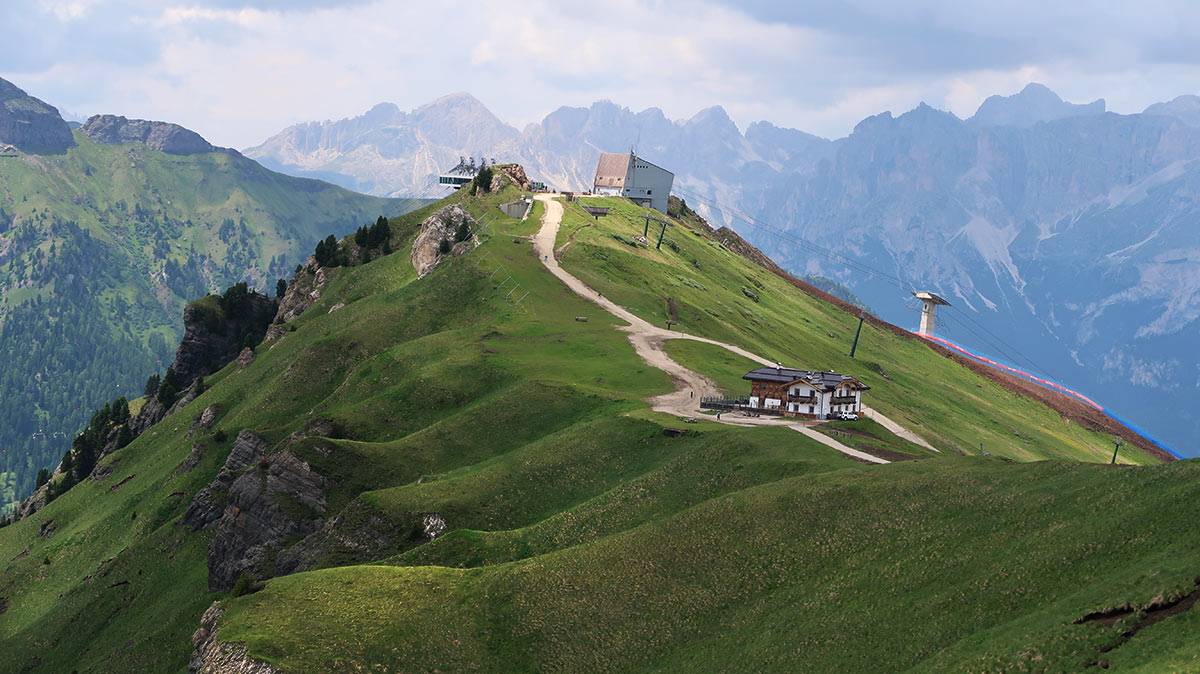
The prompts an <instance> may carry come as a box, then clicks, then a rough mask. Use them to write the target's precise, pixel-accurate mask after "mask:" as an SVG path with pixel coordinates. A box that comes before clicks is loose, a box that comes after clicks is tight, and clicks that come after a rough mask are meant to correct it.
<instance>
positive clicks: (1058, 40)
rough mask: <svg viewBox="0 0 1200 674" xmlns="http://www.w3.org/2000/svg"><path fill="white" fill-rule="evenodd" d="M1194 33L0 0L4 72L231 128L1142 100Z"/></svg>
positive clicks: (1161, 84) (1077, 21)
mask: <svg viewBox="0 0 1200 674" xmlns="http://www.w3.org/2000/svg"><path fill="white" fill-rule="evenodd" d="M1058 5H1062V6H1058ZM1196 35H1200V3H1196V2H1191V1H1189V0H1141V2H1138V3H1119V2H1098V1H1090V0H1076V1H1073V2H1069V3H1049V2H1045V1H1044V0H1038V1H1036V2H1034V1H1031V0H1010V1H1009V2H1004V3H997V2H994V1H992V0H983V1H980V0H955V1H935V0H907V1H906V2H903V3H899V2H895V1H894V0H885V1H876V0H854V1H850V2H843V3H832V2H807V1H804V0H793V1H791V2H779V1H772V0H742V1H735V0H678V1H674V2H668V1H666V0H657V1H656V0H648V1H637V0H606V1H605V2H574V1H572V0H558V1H553V0H522V1H521V2H511V3H510V2H504V1H502V0H491V1H489V2H487V3H483V2H459V3H450V2H413V1H411V0H345V1H341V2H338V1H335V0H295V1H288V0H192V1H188V0H178V1H175V0H0V77H3V78H5V79H9V80H10V81H12V82H14V83H15V84H17V85H18V86H20V87H21V88H23V89H25V90H26V91H28V92H29V93H31V94H33V95H35V96H37V97H39V98H42V99H43V100H46V101H47V102H49V103H51V104H53V105H56V106H58V107H59V108H60V109H62V110H63V111H64V112H65V113H69V114H72V115H76V116H87V115H91V114H95V113H115V114H123V115H126V116H128V117H138V118H146V119H156V120H166V121H172V122H176V123H179V124H182V125H184V126H186V127H188V128H191V129H194V130H196V131H198V132H200V133H201V134H202V135H203V136H205V137H206V138H207V139H209V140H210V141H211V142H214V143H216V144H218V145H224V146H230V147H237V148H245V147H248V146H251V145H255V144H257V143H259V142H261V141H263V140H264V139H266V138H267V137H269V136H270V135H272V134H274V133H276V132H278V131H279V130H281V129H283V128H284V127H286V126H287V125H290V124H293V123H296V122H301V121H309V120H323V119H340V118H344V117H351V116H355V115H358V114H361V113H362V112H364V111H365V110H367V109H368V108H370V107H371V106H372V105H374V104H376V103H379V102H384V101H388V102H393V103H396V104H397V105H399V106H400V107H401V108H404V109H410V108H414V107H416V106H418V105H421V104H423V103H426V102H429V101H431V100H433V99H435V98H437V97H438V96H441V95H444V94H447V93H451V92H455V91H467V92H470V93H471V94H473V95H475V96H476V97H477V98H479V99H480V100H481V101H483V103H484V104H485V105H487V106H488V108H489V109H491V110H492V112H494V113H495V114H496V115H497V116H499V117H500V118H501V119H503V120H505V121H506V122H508V123H510V124H513V125H514V126H517V127H518V128H520V127H522V126H524V125H525V124H528V123H532V122H537V121H539V120H540V119H541V118H542V117H543V116H544V115H545V114H547V113H548V112H550V111H552V110H554V109H556V108H558V107H559V106H563V105H588V104H590V103H592V102H593V101H596V100H600V99H607V100H611V101H614V102H616V103H618V104H620V105H624V106H627V107H630V108H632V109H634V110H641V109H644V108H647V107H658V108H661V109H662V110H663V111H664V112H665V113H666V114H667V115H668V116H669V117H671V118H674V119H680V118H687V117H690V116H692V115H693V114H695V113H696V112H697V111H699V110H701V109H703V108H706V107H709V106H712V105H721V106H723V107H724V108H725V109H726V110H727V111H728V112H729V114H730V116H731V117H732V118H733V119H734V121H736V122H737V123H738V124H739V125H740V126H741V127H743V128H745V126H746V125H748V124H749V123H750V122H753V121H756V120H761V119H765V120H768V121H771V122H773V123H775V124H777V125H780V126H788V127H792V128H798V129H801V130H804V131H808V132H810V133H815V134H818V135H822V136H826V137H830V138H836V137H840V136H844V135H846V134H847V133H849V132H850V131H851V130H852V129H853V128H854V125H855V124H856V123H858V122H859V121H860V120H862V119H863V118H864V117H867V116H870V115H873V114H876V113H879V112H882V111H884V110H890V111H892V112H893V113H895V114H899V113H901V112H903V111H906V110H909V109H911V108H913V107H915V106H916V105H917V104H918V103H919V102H921V101H925V102H927V103H928V104H930V105H932V106H934V107H938V108H942V109H945V110H949V111H951V112H953V113H955V114H957V115H958V116H960V117H969V116H970V115H971V114H972V113H974V111H975V109H976V108H977V107H978V106H979V104H980V103H981V102H982V101H983V99H984V98H986V97H987V96H988V95H991V94H997V93H999V94H1011V93H1014V92H1016V91H1018V90H1020V89H1021V88H1022V87H1023V86H1024V85H1025V84H1026V83H1028V82H1031V81H1037V82H1042V83H1044V84H1046V85H1048V86H1049V87H1051V88H1052V89H1054V90H1055V91H1057V92H1058V93H1059V94H1060V95H1061V96H1063V98H1065V99H1067V100H1070V101H1074V102H1088V101H1092V100H1095V99H1097V98H1104V99H1106V101H1107V103H1108V107H1109V109H1110V110H1114V111H1116V112H1122V113H1132V112H1139V111H1141V110H1142V109H1143V108H1145V107H1146V106H1147V105H1149V104H1151V103H1154V102H1158V101H1163V100H1170V99H1171V98H1174V97H1175V96H1177V95H1180V94H1187V93H1200V49H1196V48H1195V36H1196Z"/></svg>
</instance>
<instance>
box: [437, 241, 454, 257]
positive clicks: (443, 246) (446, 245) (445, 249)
mask: <svg viewBox="0 0 1200 674" xmlns="http://www.w3.org/2000/svg"><path fill="white" fill-rule="evenodd" d="M451 248H453V246H452V245H451V244H450V239H442V241H441V243H439V244H438V252H439V253H441V254H442V255H446V254H448V253H449V252H450V249H451Z"/></svg>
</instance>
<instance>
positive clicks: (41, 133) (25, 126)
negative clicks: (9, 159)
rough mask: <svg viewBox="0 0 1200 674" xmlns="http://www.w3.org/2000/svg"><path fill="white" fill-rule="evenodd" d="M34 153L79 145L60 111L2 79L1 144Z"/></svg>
mask: <svg viewBox="0 0 1200 674" xmlns="http://www.w3.org/2000/svg"><path fill="white" fill-rule="evenodd" d="M3 145H12V146H13V147H16V148H17V149H18V150H21V151H22V152H28V153H30V154H58V153H61V152H66V150H67V148H69V147H71V146H73V145H75V139H74V137H72V136H71V127H69V126H67V123H66V122H65V121H63V118H62V116H61V115H59V114H58V110H57V109H56V108H55V107H54V106H52V105H48V104H46V103H45V102H43V101H41V100H39V99H37V98H34V97H33V96H30V95H29V94H27V93H25V92H24V91H22V90H21V89H19V88H18V87H17V86H16V85H15V84H13V83H11V82H8V81H7V80H3V79H0V146H3Z"/></svg>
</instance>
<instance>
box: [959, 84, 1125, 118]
mask: <svg viewBox="0 0 1200 674" xmlns="http://www.w3.org/2000/svg"><path fill="white" fill-rule="evenodd" d="M1104 109H1105V106H1104V99H1103V98H1098V99H1096V100H1094V101H1092V102H1091V103H1086V104H1076V103H1068V102H1066V101H1064V100H1063V99H1062V98H1061V97H1059V95H1058V94H1056V93H1054V92H1053V91H1051V90H1050V88H1049V87H1047V86H1046V85H1044V84H1038V83H1037V82H1030V83H1029V84H1027V85H1025V88H1024V89H1022V90H1021V91H1020V92H1019V93H1016V94H1013V95H1012V96H999V95H996V96H988V98H987V100H985V101H984V102H983V105H980V106H979V110H977V111H976V112H975V116H974V117H972V118H971V121H972V122H974V123H975V124H979V125H981V126H1019V127H1027V126H1033V125H1034V124H1037V123H1038V122H1050V121H1053V120H1056V119H1062V118H1064V117H1079V116H1082V115H1099V114H1101V113H1103V112H1104Z"/></svg>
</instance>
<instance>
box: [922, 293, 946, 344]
mask: <svg viewBox="0 0 1200 674" xmlns="http://www.w3.org/2000/svg"><path fill="white" fill-rule="evenodd" d="M913 297H915V298H917V299H919V300H921V327H920V328H919V329H918V330H917V334H918V335H932V334H933V326H934V321H935V319H936V317H937V308H938V307H939V306H950V303H949V302H947V301H946V300H944V299H942V298H941V296H939V295H936V294H934V293H930V292H925V291H923V290H922V291H920V292H914V293H913Z"/></svg>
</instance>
